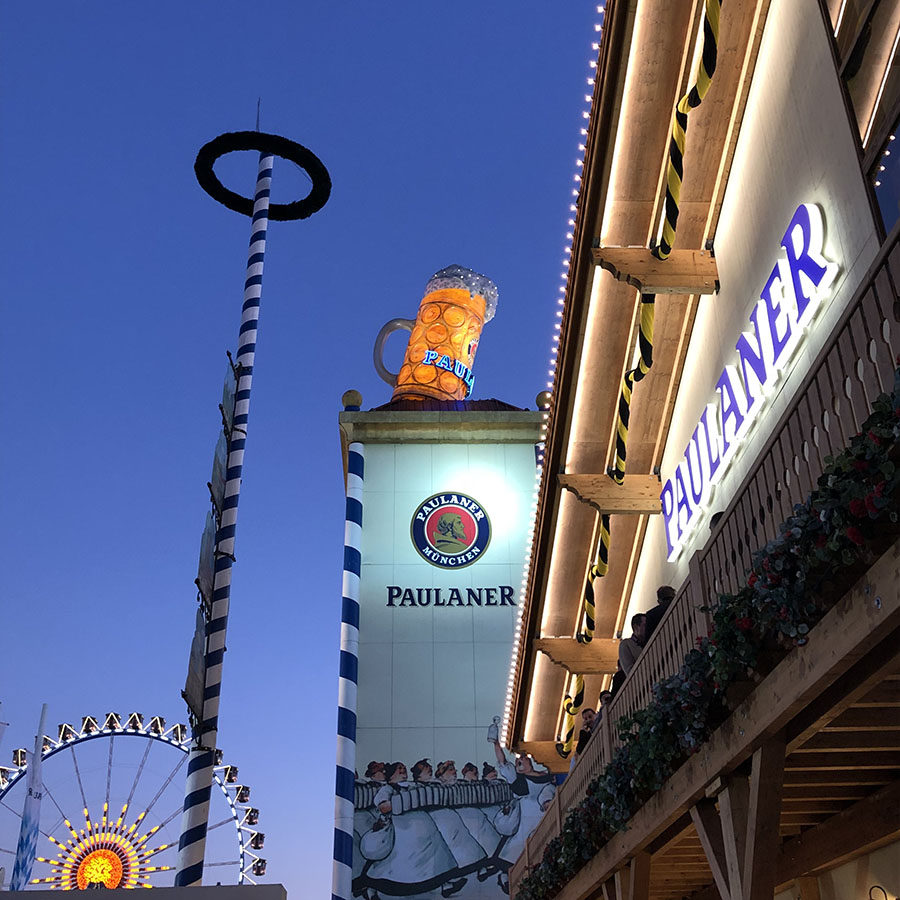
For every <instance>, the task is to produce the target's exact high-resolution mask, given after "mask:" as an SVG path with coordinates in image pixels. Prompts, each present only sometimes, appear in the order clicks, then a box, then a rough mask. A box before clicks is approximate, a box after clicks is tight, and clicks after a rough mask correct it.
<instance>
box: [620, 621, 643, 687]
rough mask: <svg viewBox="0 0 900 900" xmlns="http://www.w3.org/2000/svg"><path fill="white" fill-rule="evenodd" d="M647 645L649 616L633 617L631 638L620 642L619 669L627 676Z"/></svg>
mask: <svg viewBox="0 0 900 900" xmlns="http://www.w3.org/2000/svg"><path fill="white" fill-rule="evenodd" d="M645 643H647V616H646V615H644V613H638V614H637V615H635V616H632V617H631V637H630V638H625V640H624V641H620V642H619V668H621V670H622V671H623V672H624V673H625V675H627V674H628V673H629V672H630V671H631V670H632V668H633V667H634V664H635V663H636V662H637V659H638V657H639V656H640V655H641V650H643V649H644V644H645Z"/></svg>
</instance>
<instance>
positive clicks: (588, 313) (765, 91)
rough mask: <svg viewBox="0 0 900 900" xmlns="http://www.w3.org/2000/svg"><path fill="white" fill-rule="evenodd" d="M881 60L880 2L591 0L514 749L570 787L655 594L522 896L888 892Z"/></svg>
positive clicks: (888, 329)
mask: <svg viewBox="0 0 900 900" xmlns="http://www.w3.org/2000/svg"><path fill="white" fill-rule="evenodd" d="M898 39H900V4H898V3H896V2H892V0H881V2H877V0H875V2H873V0H744V2H739V0H725V2H724V3H719V2H717V0H707V2H701V0H695V2H684V3H680V2H679V3H671V2H667V0H611V2H609V3H607V5H606V9H605V15H604V21H603V28H602V32H601V34H600V36H599V38H598V43H597V60H596V74H595V83H594V87H593V100H592V105H591V110H590V114H589V119H588V121H587V122H586V123H585V133H584V137H583V142H584V145H585V151H584V160H583V168H582V169H581V170H580V175H581V178H580V189H579V192H578V197H577V200H576V202H575V203H574V204H573V214H572V220H571V223H570V224H571V244H570V246H571V263H570V267H569V272H568V279H567V282H566V288H565V302H564V306H563V317H562V324H561V328H560V340H559V345H558V352H557V354H556V358H555V363H556V374H555V380H554V388H553V391H552V394H553V399H552V404H551V410H550V413H551V415H550V420H549V427H548V432H547V436H546V452H545V461H544V466H543V475H542V480H541V487H540V492H539V502H538V512H537V522H536V531H535V536H534V544H533V550H532V554H531V563H530V567H529V576H528V587H527V590H526V595H525V598H524V610H523V628H522V633H521V638H520V639H517V641H516V643H515V650H514V654H513V660H512V665H511V671H510V683H509V701H508V706H507V711H506V715H505V718H504V721H503V728H502V734H503V738H504V741H505V743H506V745H507V746H509V747H510V748H513V749H515V750H517V751H520V752H527V753H530V754H532V755H533V757H534V758H535V759H536V760H538V761H539V762H540V763H542V764H544V765H545V766H548V767H550V768H552V769H554V770H555V771H566V770H568V769H569V767H570V759H571V757H569V758H566V759H563V758H561V756H560V754H559V752H558V750H557V744H558V743H561V744H563V747H562V751H563V753H565V752H566V751H567V750H568V749H569V747H568V746H567V739H568V738H570V736H571V735H572V734H573V732H574V733H575V734H577V731H578V728H579V719H580V717H579V715H578V713H579V711H580V709H581V708H583V707H584V706H590V707H595V706H596V704H597V699H598V695H599V694H600V691H601V690H602V689H605V688H607V687H608V686H609V685H610V683H611V681H612V678H613V675H614V673H615V670H616V661H617V655H618V648H619V641H620V639H621V638H623V637H628V636H629V635H630V634H631V626H630V620H631V618H632V616H633V615H634V614H635V613H638V612H643V611H646V610H648V609H650V608H651V607H653V606H654V605H655V604H656V591H657V588H658V587H659V586H661V585H671V586H673V587H674V588H675V599H674V601H673V602H672V603H671V605H670V606H669V607H668V609H667V610H666V611H665V614H664V616H663V618H662V621H661V623H660V625H659V626H658V627H657V628H656V630H655V631H654V633H653V635H652V637H651V638H650V639H649V640H648V641H647V643H646V645H645V646H644V647H643V650H642V652H641V655H640V657H639V659H638V661H637V663H636V664H635V665H634V667H633V669H632V670H631V671H630V672H629V673H628V675H627V677H626V679H625V681H624V683H623V684H622V685H621V687H620V688H619V690H618V691H617V692H616V694H615V697H614V698H613V700H612V701H611V702H609V703H607V704H605V705H604V709H603V718H602V720H601V725H600V726H599V727H598V728H597V729H596V730H595V733H594V735H593V736H592V738H591V740H590V742H589V743H588V745H587V749H586V750H585V751H584V752H583V753H582V754H581V756H580V758H579V759H578V760H577V762H576V763H575V765H574V767H573V768H572V771H571V773H570V774H569V775H568V777H567V779H566V781H565V783H564V784H563V785H562V786H561V787H560V789H559V791H558V793H557V795H556V798H555V799H554V801H553V803H552V804H551V805H550V806H549V807H548V809H547V811H546V813H545V815H544V818H543V820H542V821H541V823H540V824H539V825H538V827H537V829H536V830H535V831H534V833H533V834H532V836H531V838H530V839H529V840H528V841H527V843H526V846H525V850H524V852H523V854H522V856H521V857H520V858H519V860H518V861H517V863H516V864H515V866H514V867H513V869H512V870H511V872H510V888H511V893H512V895H513V896H515V895H518V896H520V897H523V898H527V900H549V898H550V897H553V896H557V897H560V898H563V900H586V898H591V897H599V896H601V895H602V896H603V897H604V898H605V900H612V898H613V897H615V898H617V900H646V898H648V897H654V898H659V900H663V898H680V897H685V896H697V897H703V898H707V897H709V898H714V897H716V896H717V895H718V896H721V897H723V898H724V897H733V898H738V897H741V898H744V900H756V898H763V897H766V898H771V897H772V896H773V895H776V894H777V895H783V896H784V897H787V896H794V897H796V896H798V895H799V896H801V897H802V898H803V900H816V898H817V897H818V896H819V895H822V896H823V897H838V896H860V897H864V896H879V897H880V896H882V894H881V893H879V892H878V891H876V892H875V894H872V893H870V890H875V888H876V887H878V886H880V887H881V888H882V889H883V890H884V892H885V896H887V897H895V896H896V894H897V891H898V890H900V872H898V860H900V846H898V844H897V840H898V837H900V641H898V628H900V587H898V585H900V542H898V532H897V528H896V519H897V515H896V512H897V508H898V503H900V496H898V494H897V486H898V484H897V476H896V468H895V467H896V463H897V460H898V452H897V449H896V448H897V446H898V431H900V429H898V428H897V425H896V423H897V421H898V418H897V412H896V411H897V409H898V408H900V400H898V396H897V390H896V388H895V368H896V365H897V364H896V357H897V353H898V351H900V301H898V288H900V230H898V227H897V223H898V218H900V207H898V198H900V178H898V170H897V168H896V164H895V161H896V158H897V154H896V153H895V152H892V151H893V147H894V143H893V142H894V136H895V130H894V129H895V128H896V127H897V120H898V116H900V61H898V59H897V49H898ZM676 107H677V109H678V112H677V113H676V115H675V116H674V119H673V110H675V109H676ZM628 373H632V374H631V375H630V376H629V375H628ZM623 382H624V389H623ZM892 392H893V394H892ZM879 398H881V399H879ZM873 412H874V418H872V416H873ZM784 523H787V527H786V528H785V527H783V526H784ZM623 717H624V718H623ZM617 723H618V724H619V728H618V729H617V728H616V724H617Z"/></svg>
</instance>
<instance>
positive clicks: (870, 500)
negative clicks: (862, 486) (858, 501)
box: [866, 493, 878, 513]
mask: <svg viewBox="0 0 900 900" xmlns="http://www.w3.org/2000/svg"><path fill="white" fill-rule="evenodd" d="M866 509H867V510H868V511H869V512H870V513H877V512H878V507H877V506H876V505H875V494H874V493H872V494H866Z"/></svg>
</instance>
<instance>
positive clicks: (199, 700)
mask: <svg viewBox="0 0 900 900" xmlns="http://www.w3.org/2000/svg"><path fill="white" fill-rule="evenodd" d="M236 150H258V151H259V169H258V172H257V179H256V191H255V193H254V197H253V200H252V201H251V200H250V199H249V198H245V197H241V196H240V195H239V194H235V193H233V192H232V191H229V190H227V189H226V188H225V187H224V186H223V185H222V184H221V182H220V181H219V180H218V178H217V177H216V175H215V173H214V172H213V166H214V164H215V162H216V160H217V159H218V158H219V157H220V156H222V155H224V154H225V153H230V152H233V151H236ZM275 156H281V157H283V158H285V159H289V160H291V161H292V162H294V163H296V164H297V165H298V166H300V167H301V168H303V169H305V170H306V172H307V174H308V175H309V177H310V179H311V180H312V190H311V191H310V193H309V195H308V196H307V197H306V198H304V199H303V200H298V201H295V202H293V203H286V204H270V202H269V197H270V193H271V185H272V167H273V164H274V160H275ZM194 171H195V173H196V175H197V180H198V181H199V182H200V186H201V187H202V188H203V189H204V190H205V191H206V192H207V193H208V194H209V195H210V196H211V197H213V199H215V200H218V201H219V202H220V203H222V204H223V205H224V206H227V207H228V208H229V209H232V210H235V211H236V212H239V213H242V214H244V215H249V216H250V219H251V226H250V246H249V249H248V252H247V275H246V280H245V282H244V302H243V307H242V313H241V326H240V331H239V335H238V348H237V353H236V355H235V357H234V359H233V361H232V365H231V369H232V371H231V377H229V378H228V379H227V380H226V390H225V399H224V400H223V405H222V420H223V435H222V436H221V437H220V439H219V445H218V447H217V453H216V460H215V462H214V463H213V478H212V481H211V482H210V484H209V488H210V494H211V498H212V506H213V509H212V512H211V514H210V515H209V517H208V524H207V529H206V531H205V532H204V538H203V540H202V541H201V551H200V572H199V575H198V578H197V586H198V588H199V600H200V605H201V614H200V615H199V616H198V626H197V634H196V635H195V640H194V647H193V648H192V653H191V661H190V664H189V671H188V679H187V685H186V690H185V694H184V696H185V700H186V701H187V703H188V708H189V710H190V712H191V723H192V729H193V733H192V737H193V744H192V747H191V751H190V756H189V760H188V775H187V785H186V788H185V798H184V811H183V813H182V823H181V838H180V840H179V844H178V864H177V872H176V875H175V884H176V886H179V887H186V886H192V885H199V884H201V883H202V881H203V858H204V851H205V848H206V831H207V823H208V818H209V801H210V792H211V787H212V778H213V768H214V767H215V764H216V742H217V738H218V729H219V718H218V717H219V697H220V693H221V685H222V663H223V660H224V655H225V632H226V627H227V625H228V608H229V603H230V599H231V568H232V565H233V563H234V540H235V531H236V528H237V510H238V498H239V496H240V489H241V475H242V471H243V465H244V449H245V445H246V440H247V425H248V422H249V415H250V388H251V384H252V381H253V366H254V363H255V357H256V333H257V325H258V320H259V308H260V297H261V295H262V280H263V263H264V257H265V250H266V231H267V228H268V222H269V220H270V219H272V220H275V221H288V220H291V219H305V218H307V217H309V216H311V215H312V214H313V213H315V212H317V211H318V210H320V209H321V208H322V207H323V206H324V205H325V203H326V201H327V200H328V196H329V194H330V193H331V179H330V178H329V175H328V172H327V170H326V169H325V166H324V165H323V164H322V163H321V161H320V160H319V159H318V157H316V156H315V155H314V154H313V153H312V152H311V151H309V150H307V149H306V148H305V147H301V146H300V145H299V144H296V143H294V142H293V141H289V140H287V139H286V138H283V137H278V136H277V135H271V134H262V133H260V132H258V131H242V132H236V133H232V134H223V135H219V137H217V138H215V139H214V140H212V141H210V142H209V143H208V144H206V145H204V146H203V147H202V148H201V149H200V152H199V153H198V154H197V160H196V162H195V164H194Z"/></svg>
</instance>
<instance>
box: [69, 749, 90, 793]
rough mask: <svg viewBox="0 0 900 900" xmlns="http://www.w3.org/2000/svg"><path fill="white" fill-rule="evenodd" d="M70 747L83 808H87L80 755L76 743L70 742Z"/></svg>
mask: <svg viewBox="0 0 900 900" xmlns="http://www.w3.org/2000/svg"><path fill="white" fill-rule="evenodd" d="M69 749H70V750H71V751H72V764H73V765H74V766H75V777H76V778H77V779H78V790H80V791H81V802H82V809H87V805H88V802H87V797H86V796H85V795H84V784H83V783H82V781H81V770H80V769H79V768H78V757H77V756H76V754H75V745H74V744H70V745H69Z"/></svg>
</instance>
